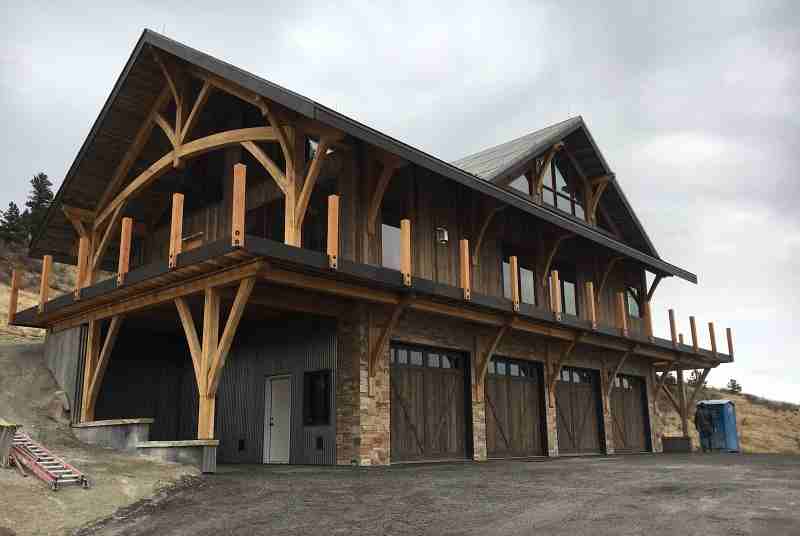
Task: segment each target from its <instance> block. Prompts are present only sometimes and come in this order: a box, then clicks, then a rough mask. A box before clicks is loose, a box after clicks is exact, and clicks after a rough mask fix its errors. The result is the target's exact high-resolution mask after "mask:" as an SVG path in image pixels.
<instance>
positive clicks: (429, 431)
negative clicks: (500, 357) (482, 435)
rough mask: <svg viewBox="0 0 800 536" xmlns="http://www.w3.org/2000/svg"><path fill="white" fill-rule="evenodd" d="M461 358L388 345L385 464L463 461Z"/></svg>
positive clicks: (463, 363) (463, 381) (463, 368)
mask: <svg viewBox="0 0 800 536" xmlns="http://www.w3.org/2000/svg"><path fill="white" fill-rule="evenodd" d="M466 365H467V363H466V360H465V358H464V356H463V355H461V354H456V353H453V352H448V351H440V350H434V349H427V348H419V347H409V346H401V345H395V344H393V345H392V349H391V369H392V372H391V392H392V399H391V449H392V450H391V459H392V461H393V462H404V461H418V460H441V459H456V458H458V459H463V458H465V457H466V450H467V442H466V431H467V426H466V417H465V408H464V406H465V400H466V398H465V390H466V377H467V376H466V373H465V372H466Z"/></svg>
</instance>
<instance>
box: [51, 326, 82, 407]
mask: <svg viewBox="0 0 800 536" xmlns="http://www.w3.org/2000/svg"><path fill="white" fill-rule="evenodd" d="M85 345H86V328H85V327H83V326H78V327H75V328H72V329H66V330H64V331H59V332H49V333H48V334H47V335H46V336H45V339H44V360H45V363H46V364H47V368H48V369H50V372H52V373H53V377H54V378H55V379H56V383H58V385H59V387H61V389H62V390H63V391H64V392H65V393H66V395H67V400H69V404H70V411H71V413H72V414H73V415H76V414H77V413H80V408H77V405H78V402H79V399H80V394H79V392H78V391H79V390H80V388H81V385H82V381H81V380H82V378H81V377H80V375H81V374H82V372H83V371H82V370H81V369H82V366H81V365H82V362H83V359H82V358H83V353H84V352H85Z"/></svg>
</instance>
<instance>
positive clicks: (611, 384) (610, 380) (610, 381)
mask: <svg viewBox="0 0 800 536" xmlns="http://www.w3.org/2000/svg"><path fill="white" fill-rule="evenodd" d="M638 348H639V347H638V346H632V347H631V349H630V350H628V351H627V352H625V353H624V354H622V357H620V358H619V361H618V362H617V366H615V367H614V370H613V371H612V372H611V374H610V375H609V376H608V378H607V379H606V380H607V382H608V383H607V387H606V398H607V399H608V398H610V397H611V391H612V390H613V389H614V379H615V378H616V377H617V374H619V372H620V371H621V370H622V366H623V365H624V364H625V361H627V360H628V357H630V355H631V354H633V353H635V352H636V350H638Z"/></svg>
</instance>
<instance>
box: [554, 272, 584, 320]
mask: <svg viewBox="0 0 800 536" xmlns="http://www.w3.org/2000/svg"><path fill="white" fill-rule="evenodd" d="M557 270H558V276H559V285H560V286H561V312H562V313H564V314H567V315H571V316H578V314H579V310H578V283H577V278H576V277H575V271H574V270H570V269H569V268H564V267H563V266H562V267H558V268H557Z"/></svg>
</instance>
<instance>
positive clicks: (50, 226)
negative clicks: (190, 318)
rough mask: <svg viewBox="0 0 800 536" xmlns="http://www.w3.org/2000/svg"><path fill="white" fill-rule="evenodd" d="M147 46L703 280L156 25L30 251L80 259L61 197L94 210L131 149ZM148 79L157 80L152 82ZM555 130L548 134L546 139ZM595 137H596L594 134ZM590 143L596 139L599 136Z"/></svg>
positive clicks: (669, 272)
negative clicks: (159, 30)
mask: <svg viewBox="0 0 800 536" xmlns="http://www.w3.org/2000/svg"><path fill="white" fill-rule="evenodd" d="M147 47H154V48H156V49H159V50H160V51H163V52H166V53H168V54H171V55H172V56H174V57H176V58H178V59H180V60H182V61H184V62H186V63H188V64H191V65H192V66H194V67H195V68H199V69H201V70H204V71H206V72H208V73H211V74H213V75H215V76H218V77H220V78H223V79H226V80H228V81H229V82H233V83H234V84H237V85H239V86H240V87H242V88H245V89H247V90H249V91H252V92H254V93H256V94H258V95H260V96H262V97H264V98H267V99H269V100H271V101H273V102H276V103H278V104H280V105H282V106H284V107H286V108H288V109H289V110H292V111H294V112H296V113H298V114H300V115H302V116H305V117H307V118H310V119H314V120H316V121H319V122H321V123H324V124H326V125H328V126H331V127H333V128H336V129H339V130H341V131H342V132H344V133H345V134H347V135H349V136H351V137H352V138H355V139H358V140H361V141H363V142H366V143H369V144H371V145H373V146H375V147H377V148H379V149H383V150H385V151H387V152H389V153H392V154H395V155H397V156H399V157H401V158H403V159H404V160H406V161H408V162H409V163H411V164H414V165H417V166H420V167H422V168H425V169H427V170H429V171H431V172H433V173H436V174H438V175H440V176H442V177H444V178H446V179H449V180H453V181H455V182H457V183H459V184H462V185H464V186H466V187H468V188H470V189H472V190H476V191H478V192H480V193H481V194H484V195H487V196H490V197H493V198H495V199H496V200H498V201H499V202H501V203H503V204H506V205H509V206H513V207H514V208H517V209H519V210H522V211H524V212H526V213H529V214H531V215H533V216H535V217H537V218H538V219H541V220H544V221H546V222H548V223H551V224H553V225H555V226H558V227H560V228H562V229H564V230H566V231H569V232H571V233H574V234H575V235H577V236H580V237H582V238H584V239H587V240H589V241H592V242H594V243H597V244H600V245H601V246H603V247H606V248H609V249H611V250H613V251H615V252H617V253H619V254H622V255H624V256H626V257H630V258H631V259H634V260H637V261H639V262H641V263H642V264H643V265H645V266H646V267H647V268H648V269H649V270H651V271H653V272H654V273H657V274H660V275H664V276H678V277H681V278H682V279H685V280H687V281H690V282H692V283H696V282H697V276H696V275H695V274H693V273H691V272H689V271H687V270H685V269H683V268H680V267H678V266H675V265H672V264H670V263H668V262H665V261H663V260H661V259H660V258H659V257H658V256H657V255H654V254H652V253H651V252H648V251H646V250H642V249H637V248H636V247H631V246H630V245H628V244H625V243H623V242H621V241H619V240H617V239H616V238H614V237H613V236H610V235H608V234H607V233H604V232H602V231H601V230H599V229H596V228H593V227H590V226H589V225H587V224H586V223H584V222H581V221H580V220H577V219H575V218H573V217H571V216H568V215H566V214H564V213H558V211H555V210H550V209H549V208H548V207H544V206H541V205H538V204H535V203H533V202H531V201H530V200H529V199H524V198H522V197H521V196H518V195H515V194H514V193H512V192H509V191H508V190H506V189H504V188H501V187H499V186H498V185H496V184H493V183H491V182H489V181H486V180H481V179H479V178H478V177H476V176H475V175H473V174H472V173H469V172H467V171H465V170H463V169H461V168H459V167H457V166H454V165H452V164H449V163H447V162H445V161H443V160H441V159H439V158H436V157H434V156H432V155H429V154H427V153H425V152H423V151H421V150H419V149H416V148H414V147H412V146H410V145H408V144H406V143H403V142H401V141H398V140H396V139H394V138H392V137H390V136H387V135H386V134H383V133H381V132H379V131H377V130H375V129H373V128H370V127H368V126H366V125H363V124H361V123H359V122H357V121H355V120H353V119H351V118H349V117H347V116H345V115H342V114H340V113H338V112H336V111H334V110H332V109H330V108H328V107H326V106H323V105H321V104H319V103H317V102H315V101H313V100H311V99H309V98H307V97H304V96H302V95H299V94H297V93H295V92H292V91H289V90H287V89H285V88H283V87H281V86H278V85H277V84H274V83H272V82H269V81H268V80H264V79H263V78H260V77H258V76H255V75H253V74H250V73H248V72H246V71H244V70H242V69H239V68H238V67H235V66H233V65H231V64H229V63H226V62H224V61H220V60H218V59H216V58H214V57H212V56H210V55H208V54H205V53H203V52H200V51H198V50H195V49H193V48H190V47H188V46H186V45H183V44H181V43H178V42H177V41H174V40H172V39H169V38H167V37H164V36H162V35H160V34H158V33H156V32H153V31H152V30H145V31H144V32H143V33H142V36H141V37H140V39H139V41H138V43H137V44H136V47H135V48H134V50H133V52H132V53H131V56H130V58H129V59H128V62H127V63H126V65H125V68H124V70H123V72H122V74H121V75H120V77H119V78H118V80H117V82H116V84H115V85H114V88H113V90H112V92H111V94H110V95H109V97H108V99H107V100H106V103H105V105H104V106H103V108H102V110H101V112H100V115H99V116H98V118H97V119H96V120H95V123H94V125H93V126H92V129H91V131H90V132H89V135H88V137H87V138H86V140H85V141H84V143H83V145H82V146H81V148H80V150H79V152H78V155H77V157H76V158H75V161H74V162H73V164H72V166H71V167H70V169H69V171H68V172H67V175H66V176H65V178H64V181H63V183H62V185H61V187H60V188H59V191H58V193H57V194H56V198H55V200H54V202H53V204H52V206H51V208H50V209H49V210H48V213H47V215H46V218H45V220H44V222H43V224H42V225H41V227H40V228H39V229H38V231H37V233H36V234H35V236H34V237H33V239H32V241H31V244H30V254H31V256H34V257H36V256H41V255H43V254H45V253H51V254H54V256H55V258H56V260H62V259H66V260H67V262H74V252H71V251H69V250H68V249H65V246H64V244H65V243H66V244H69V243H70V241H71V240H72V238H73V232H72V228H71V225H70V224H69V222H68V221H67V220H66V217H65V216H64V214H63V213H62V211H61V210H60V205H61V204H62V203H65V204H72V205H74V206H77V207H82V208H88V209H90V210H93V209H94V208H95V207H96V205H97V203H98V201H99V198H100V195H101V191H98V190H102V187H101V188H99V189H98V188H97V187H96V186H97V182H96V181H97V180H106V181H108V180H109V177H110V176H111V174H112V173H113V170H114V169H115V167H116V165H117V164H118V163H119V161H120V160H121V158H122V155H123V154H124V152H125V151H124V149H125V148H126V147H127V146H128V145H129V144H130V142H131V140H132V139H133V137H134V135H135V133H136V130H137V129H138V127H139V125H141V123H142V121H144V119H145V117H146V115H147V112H146V110H147V109H149V107H150V106H151V105H152V103H153V102H154V101H155V99H156V98H157V93H158V91H159V90H160V86H161V83H159V82H160V78H157V77H160V76H161V75H160V72H159V70H158V67H157V66H155V65H154V62H153V60H152V59H151V58H149V57H148V56H149V55H148V54H144V51H145V49H146V48H147ZM148 80H151V82H150V83H148V82H147V81H148ZM156 81H158V82H156ZM581 124H582V120H581ZM570 128H573V127H570ZM587 134H588V131H587ZM550 137H551V135H547V136H543V137H542V139H546V138H550ZM589 139H590V140H591V138H590V137H589ZM591 143H592V144H593V141H592V142H591ZM93 181H94V182H93ZM653 251H654V250H653Z"/></svg>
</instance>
